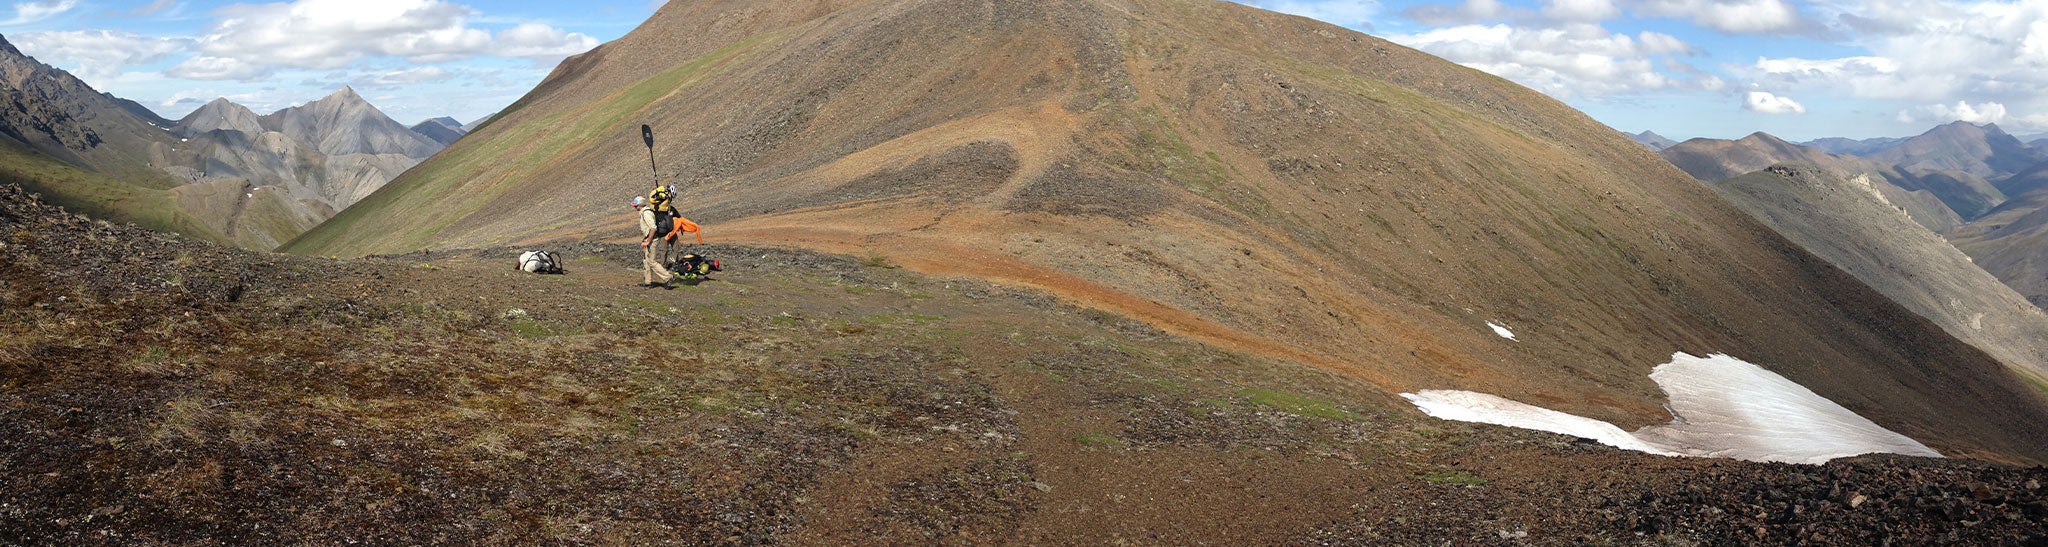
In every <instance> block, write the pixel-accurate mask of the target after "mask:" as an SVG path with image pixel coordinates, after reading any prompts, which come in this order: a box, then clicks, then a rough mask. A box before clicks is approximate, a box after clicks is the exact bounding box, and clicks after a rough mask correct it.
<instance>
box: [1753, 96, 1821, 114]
mask: <svg viewBox="0 0 2048 547" xmlns="http://www.w3.org/2000/svg"><path fill="white" fill-rule="evenodd" d="M1742 108H1744V109H1748V110H1749V111H1750V112H1756V113H1760V114H1805V113H1806V107H1805V106H1803V105H1800V104H1799V102H1798V101H1794V100H1792V98H1791V97H1779V96H1777V95H1772V94H1770V93H1766V92H1762V91H1751V92H1749V93H1748V94H1745V95H1744V96H1743V99H1742Z"/></svg>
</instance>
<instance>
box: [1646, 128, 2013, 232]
mask: <svg viewBox="0 0 2048 547" xmlns="http://www.w3.org/2000/svg"><path fill="white" fill-rule="evenodd" d="M1659 155H1662V156H1664V159H1665V160H1668V161H1670V162H1671V164H1672V165H1676V166H1678V168H1679V169H1681V170H1684V171H1685V172H1686V173H1687V174H1690V175H1692V176H1693V178H1697V179H1699V180H1702V181H1706V182H1719V181H1722V180H1726V179H1730V178H1734V177H1738V176H1742V175H1745V174H1748V173H1751V172H1755V171H1757V170H1761V169H1763V168H1766V167H1770V166H1772V165H1776V164H1780V163H1804V164H1809V165H1815V166H1819V167H1822V168H1826V169H1829V170H1831V171H1833V172H1834V173H1835V174H1836V175H1837V176H1841V177H1844V178H1846V177H1852V176H1855V175H1859V174H1868V175H1871V176H1872V177H1874V178H1873V185H1874V187H1875V188H1876V189H1877V191H1878V192H1879V193H1880V194H1882V195H1883V196H1884V197H1885V199H1886V200H1888V201H1890V202H1891V203H1892V204H1893V205H1894V206H1897V207H1900V208H1901V209H1903V210H1905V212H1906V214H1907V215H1908V216H1910V217H1912V218H1913V220H1914V221H1915V222H1918V223H1920V225H1922V226H1925V227H1927V229H1929V230H1932V231H1935V232H1937V233H1939V232H1946V231H1948V230H1951V229H1954V228H1955V227H1956V226H1960V225H1962V223H1963V221H1964V219H1963V216H1962V215H1961V214H1959V213H1958V212H1957V211H1956V210H1955V209H1956V207H1962V208H1964V209H1966V210H1983V209H1989V208H1990V207H1991V204H1987V203H1985V202H1986V201H1987V200H1989V199H1990V198H1989V197H1988V196H1985V195H1984V191H1985V190H1986V189H1988V185H1987V186H1985V187H1981V188H1980V187H1976V186H1972V185H1971V184H1969V183H1968V182H1961V183H1958V182H1957V181H1956V180H1955V177H1954V176H1951V174H1943V173H1930V174H1925V175H1914V174H1910V173H1906V172H1903V171H1900V170H1898V169H1896V168H1893V167H1891V166H1887V165H1883V164H1879V163H1877V162H1874V161H1870V160H1867V159H1864V158H1858V157H1855V156H1846V155H1835V154H1828V153H1825V152H1822V151H1820V150H1817V149H1814V148H1810V147H1806V146H1800V145H1797V144H1792V143H1790V142H1786V141H1785V140H1784V139H1779V138H1777V137H1773V136H1771V135H1770V134H1768V133H1754V134H1751V135H1749V136H1747V137H1743V138H1741V139H1737V140H1732V141H1727V140H1718V139H1706V138H1700V139H1692V140H1689V141H1685V142H1683V143H1679V144H1678V145H1677V146H1672V147H1670V148H1666V149H1664V150H1663V151H1661V152H1659ZM1962 176H1964V177H1966V178H1967V175H1962Z"/></svg>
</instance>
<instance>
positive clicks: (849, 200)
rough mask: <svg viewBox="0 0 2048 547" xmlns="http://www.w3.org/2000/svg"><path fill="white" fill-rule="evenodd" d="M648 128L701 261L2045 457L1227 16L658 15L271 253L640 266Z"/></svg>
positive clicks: (1347, 62) (1943, 374)
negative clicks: (836, 272)
mask: <svg viewBox="0 0 2048 547" xmlns="http://www.w3.org/2000/svg"><path fill="white" fill-rule="evenodd" d="M643 123H645V124H651V125H653V126H654V127H655V128H656V131H657V139H658V141H659V142H658V143H657V144H658V147H657V150H656V152H657V161H658V162H659V164H660V167H661V172H662V173H663V174H664V175H666V176H673V177H675V178H674V181H675V182H676V183H677V184H678V185H679V187H680V188H681V189H682V196H681V199H682V201H683V202H684V204H685V210H686V211H688V213H689V214H690V215H691V216H692V218H693V219H694V220H697V221H699V222H700V223H703V224H705V225H706V226H707V232H708V234H709V235H710V237H711V239H714V240H718V241H726V242H746V243H751V244H775V245H788V246H798V247H804V248H810V249H817V250H825V251H831V252H840V253H846V254H855V255H868V254H873V255H874V256H877V257H882V258H886V259H887V260H888V261H890V262H891V263H895V264H901V265H904V266H906V267H908V268H911V269H914V270H918V271H922V272H928V273H935V274H946V275H961V276H969V277H975V278H980V279H986V280H990V281H993V282H997V283H1002V284H1009V285H1016V286H1025V287H1032V288H1036V289H1042V290H1045V291H1048V292H1050V293H1053V294H1056V295H1059V296H1060V297H1061V298H1064V299H1067V300H1068V301H1071V302H1075V303H1079V304H1082V305H1085V306H1088V307H1092V308H1096V309H1102V310H1106V311H1110V312H1114V313H1117V314H1121V315H1125V316H1128V317H1132V318H1134V319H1138V320H1141V321H1144V322H1146V323H1148V324H1151V325H1155V326H1157V327H1159V328H1162V329H1164V330H1166V331H1168V332H1172V333H1176V334H1180V335H1186V336H1191V337H1194V338H1196V339H1199V340H1203V341H1205V342H1208V343H1213V344H1216V345H1219V346H1222V347H1226V348H1230V349H1232V350H1236V351H1243V352H1247V353H1250V354H1254V355H1261V356H1270V357H1276V358H1283V359H1290V360H1296V361H1299V362H1304V363H1310V364H1313V365H1316V366H1319V367H1323V368H1325V369H1327V370H1331V371H1335V372H1338V373H1340V374H1343V375H1345V376H1347V377H1351V378H1359V379H1363V380H1365V381H1369V382H1371V383H1372V384H1373V385H1376V386H1378V387H1379V388H1381V389H1382V390H1384V391H1385V393H1386V394H1385V395H1383V396H1385V397H1387V398H1388V399H1391V395H1390V394H1391V393H1393V392H1400V391H1408V390H1414V389H1423V388H1448V389H1471V390H1479V391H1486V392H1489V393H1495V394H1499V395H1502V396H1506V397H1509V398H1513V399H1517V400H1522V401H1527V402H1530V403H1532V404H1540V405H1542V406H1545V407H1549V408H1555V409H1559V410H1563V411H1569V412H1573V413H1575V414H1579V415H1582V416H1588V417H1593V418H1597V419H1604V420H1607V421H1610V422H1615V423H1617V424H1619V425H1621V426H1623V427H1630V428H1632V427H1636V426H1641V425H1647V424H1651V423H1662V422H1664V421H1665V420H1667V419H1668V417H1667V416H1666V415H1665V414H1664V412H1663V411H1662V409H1661V408H1660V407H1659V406H1658V405H1659V404H1660V402H1661V401H1662V394H1661V392H1660V391H1659V390H1658V389H1657V388H1656V386H1655V384H1654V383H1652V382H1650V381H1649V380H1648V378H1647V377H1646V375H1647V373H1648V372H1649V369H1650V368H1651V367H1652V366H1654V365H1655V364H1657V363H1661V362H1663V361H1664V360H1665V359H1666V358H1667V357H1669V356H1670V355H1671V354H1672V353H1674V352H1677V351H1687V352H1691V353H1694V354H1704V353H1709V352H1719V353H1727V354H1731V355H1736V356H1738V357H1741V358H1743V359H1745V360H1747V361H1750V362H1755V363H1759V364H1761V365H1763V366H1765V367H1768V368H1771V369H1772V370H1773V371H1776V372H1778V373H1780V374H1782V375H1784V376H1786V377H1787V378H1790V379H1792V380H1793V381H1796V382H1799V383H1800V384H1802V385H1805V386H1808V387H1810V388H1811V389H1813V390H1814V391H1816V392H1818V393H1820V394H1821V395H1823V396H1825V397H1827V398H1829V399H1830V400H1833V401H1836V402H1838V403H1840V404H1842V405H1844V406H1846V407H1848V408H1849V409H1851V410H1853V411H1856V412H1857V413H1859V414H1861V415H1863V416H1865V417H1868V418H1870V419H1872V420H1873V421H1876V422H1877V423H1879V424H1880V425H1883V426H1885V427H1887V428H1889V429H1892V430H1894V431H1898V432H1900V433H1902V434H1905V435H1908V436H1911V437H1913V438H1915V439H1917V440H1920V441H1922V442H1925V443H1926V444H1928V445H1930V446H1933V447H1935V448H1936V449H1939V450H1942V451H1943V452H1944V453H1947V454H1951V455H1958V456H1980V457H1987V458H1999V459H2006V460H2011V461H2038V460H2042V459H2048V410H2044V408H2043V405H2042V403H2041V402H2040V400H2039V399H2038V398H2037V397H2036V396H2035V395H2034V392H2033V390H2032V388H2031V387H2029V386H2027V385H2026V384H2025V383H2024V382H2023V381H2021V380H2019V379H2018V378H2017V377H2015V376H2013V375H2012V374H2011V373H2010V372H2009V371H2007V370H2006V369H2005V368H2004V367H2003V366H2002V365H2000V364H1999V363H1998V362H1997V361H1995V360H1994V359H1992V358H1990V357H1989V356H1987V355H1985V354H1984V353H1983V352H1981V351H1979V350H1977V349H1975V348H1972V347H1970V346H1968V345H1966V344H1963V343H1961V342H1959V341H1957V340H1955V339H1954V338H1953V337H1950V336H1949V335H1947V334H1946V333H1944V332H1942V331H1941V330H1940V329H1939V328H1938V327H1937V326H1935V325H1934V324H1933V323H1931V322H1929V321H1927V320H1926V319H1924V318H1921V317H1919V316H1917V315H1915V314H1913V313H1912V312H1911V311H1909V310H1907V309H1905V308H1903V307H1900V306H1899V305H1897V304H1895V303H1892V302H1890V301H1889V300H1888V299H1886V298H1885V297H1884V296H1882V295H1881V294H1878V293H1877V292H1875V291H1872V290H1871V289H1869V288H1868V287H1866V286H1864V285H1863V284H1862V283H1860V282H1858V281H1857V280H1855V279H1854V278H1853V277H1851V276H1849V275H1847V274H1845V273H1843V272H1841V271H1840V270H1838V269H1836V268H1835V267H1833V266H1831V265H1829V264H1828V263H1826V262H1825V261H1823V260H1820V259H1818V258H1816V257H1814V256H1812V255H1811V254H1808V253H1807V252H1805V251H1803V250H1801V249H1799V247H1798V246H1797V245H1795V244H1793V243H1791V242H1789V241H1786V240H1785V239H1784V238H1783V237H1781V236H1779V235H1777V234H1775V233H1773V232H1772V231H1771V230H1770V229H1769V228H1767V227H1764V226H1763V225H1761V224H1758V223H1757V222H1756V221H1755V220H1753V219H1751V218H1750V217H1749V216H1748V215H1747V214H1745V213H1743V212H1742V211H1740V210H1739V209H1736V208H1734V207H1732V206H1730V205H1729V204H1727V203H1726V202H1725V201H1723V200H1721V199H1719V198H1718V197H1716V196H1715V195H1714V194H1713V193H1712V192H1711V191H1710V190H1708V189H1707V188H1705V187H1704V186H1703V185H1701V184H1698V183H1696V182H1694V181H1692V180H1691V179H1689V178H1688V177H1686V176H1685V175H1684V174H1683V173H1681V172H1679V171H1677V170H1675V169H1673V168H1671V167H1670V165H1669V164H1668V163H1666V162H1664V161H1661V160H1659V159H1658V158H1657V157H1656V156H1655V155H1653V154H1652V153H1651V152H1650V151H1648V150H1645V149H1644V148H1643V147H1642V146H1641V145H1638V144H1636V143H1634V142H1631V141H1629V140H1628V139H1625V138H1623V137H1622V136H1621V135H1620V134H1618V133H1616V132H1615V131H1614V130H1612V129H1610V128H1608V127H1606V126H1604V125H1601V124H1599V123H1597V122H1595V121H1593V120H1592V119H1590V118H1588V117H1586V116H1584V115H1583V114H1580V113H1578V112H1575V111H1573V110H1571V109H1570V108H1569V107H1566V106H1565V105H1563V104H1562V103H1559V102H1557V101H1555V100H1552V99H1549V98H1547V97H1544V96H1542V95H1541V94H1538V93H1536V92H1534V91H1530V90H1528V89H1525V88H1522V87H1519V86H1516V85H1514V84H1512V83H1510V82H1507V81H1505V80H1502V79H1499V78H1496V77H1493V76H1489V75H1486V74H1483V73H1480V72H1478V71H1474V70H1470V69H1466V68H1463V67H1459V66H1456V65H1454V64H1451V63H1448V62H1445V61H1442V60H1441V59H1437V58H1434V57H1430V56H1428V55H1425V54H1422V53H1420V52H1416V51H1413V50H1409V49H1407V48H1403V47H1401V46H1398V45H1395V44H1392V43H1388V42H1386V41H1383V40H1379V39H1377V38H1373V37H1371V36H1366V35H1363V34H1358V33H1356V32H1353V31H1349V30H1346V29H1343V28H1340V27H1336V26H1332V25H1326V24H1322V23H1318V22H1315V21H1311V20H1308V19H1304V18H1299V17H1292V16H1286V15H1281V14H1276V13H1272V12H1266V11H1261V10H1257V9H1253V8H1248V7H1244V6H1241V5H1237V4H1232V3H1227V2H1208V1H1199V2H1182V1H1153V0H1057V1H1049V2H1031V3H1015V2H1003V3H987V2H970V1H964V0H891V1H876V2H851V1H824V0H812V1H796V2H776V3H760V2H740V1H712V0H705V1H677V2H670V3H668V4H667V5H665V6H664V7H663V8H662V9H661V10H660V11H659V12H657V13H656V14H655V16H653V17H652V18H650V19H649V20H648V21H647V22H646V23H644V24H643V25H642V26H641V27H639V28H637V29H635V30H634V31H633V32H632V33H629V34H628V35H627V36H625V37H623V38H621V39H619V40H616V41H614V42H611V43H608V44H605V45H603V46H601V47H599V48H597V49H595V50H593V51H591V52H589V53H586V54H583V55H579V56H576V57H573V58H570V59H568V60H566V61H564V62H563V64H562V65H561V66H559V67H557V69H556V70H555V71H554V73H553V74H551V75H550V76H549V77H548V78H547V79H546V80H545V81H544V82H543V83H542V84H541V85H540V86H539V87H537V88H536V89H535V90H533V91H532V92H531V93H529V94H528V95H527V96H526V97H524V98H522V99H521V100H520V101H519V102H517V103H515V104H514V105H513V106H511V107H509V108H508V109H507V110H506V111H505V112H504V113H502V114H500V115H498V116H496V117H494V118H493V119H492V120H491V121H490V122H489V123H487V124H485V125H483V126H482V127H479V128H478V129H477V130H476V131H475V132H474V133H473V134H471V135H470V136H467V137H465V138H464V139H462V140H461V141H458V142H457V143H456V144H455V145H454V146H451V147H450V148H449V149H448V150H446V151H444V152H443V153H441V154H439V155H437V156H436V157H435V158H433V159H431V160H429V161H427V162H424V163H422V164H421V165H420V166H418V167H416V168H414V169H413V170H411V171H408V173H407V174H406V175H404V176H402V177H401V178H399V179H398V180H396V181H394V182H393V183H392V184H390V185H387V186H385V187H384V188H383V189H380V190H379V191H377V192H376V193H375V194H372V195H371V196H369V197H368V198H365V199H364V200H363V201H361V202H359V203H358V204H357V205H355V206H354V207H351V208H350V209H348V210H347V211H344V212H342V213H341V214H339V215H337V216H336V217H335V218H333V219H330V220H329V221H328V222H326V223H324V224H323V225H321V226H320V227H319V228H316V229H315V230H313V231H311V232H308V233H307V234H305V235H304V236H301V237H300V238H298V239H297V240H295V241H293V242H292V243H290V244H288V245H287V246H286V247H285V249H287V250H289V251H291V252H299V253H307V254H319V255H346V256H355V255H364V254H374V253H401V252H414V251H418V250H421V249H425V248H460V247H473V246H484V245H505V244H515V245H517V244H528V243H536V242H545V241H560V240H564V239H571V240H575V239H581V240H594V241H625V240H629V239H630V237H631V236H630V233H631V231H632V227H631V226H632V225H631V222H632V220H631V217H630V215H629V214H628V213H627V210H626V209H625V208H624V206H623V203H624V200H625V199H626V198H627V197H628V196H632V195H636V194H644V193H645V191H646V186H647V185H648V180H649V176H650V174H649V173H648V172H647V166H646V156H645V154H646V153H647V151H646V149H645V148H644V147H643V146H642V144H641V142H640V134H639V126H640V125H641V124H643ZM1487 322H1494V323H1497V324H1503V325H1505V326H1507V327H1509V328H1511V329H1513V330H1514V331H1515V332H1516V333H1518V334H1519V335H1520V337H1519V339H1518V340H1508V339H1505V338H1502V337H1500V336H1496V335H1495V334H1494V333H1493V331H1492V330H1491V329H1490V328H1488V327H1487V325H1486V323H1487ZM1987 405H1988V406H1987Z"/></svg>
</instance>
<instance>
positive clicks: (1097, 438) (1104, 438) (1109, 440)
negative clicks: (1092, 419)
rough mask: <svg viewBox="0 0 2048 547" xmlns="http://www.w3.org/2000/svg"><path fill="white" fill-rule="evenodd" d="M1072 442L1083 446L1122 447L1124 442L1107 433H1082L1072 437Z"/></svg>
mask: <svg viewBox="0 0 2048 547" xmlns="http://www.w3.org/2000/svg"><path fill="white" fill-rule="evenodd" d="M1074 442H1075V443H1079V444H1081V445H1083V446H1123V445H1124V440H1123V439H1119V438H1116V436H1115V435H1110V434H1107V433H1082V434H1080V435H1075V436H1074Z"/></svg>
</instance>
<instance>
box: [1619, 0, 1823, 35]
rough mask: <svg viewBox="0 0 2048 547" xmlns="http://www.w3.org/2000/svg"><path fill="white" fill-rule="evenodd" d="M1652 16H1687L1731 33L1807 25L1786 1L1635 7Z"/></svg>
mask: <svg viewBox="0 0 2048 547" xmlns="http://www.w3.org/2000/svg"><path fill="white" fill-rule="evenodd" d="M1632 11H1633V12H1634V13H1635V14H1636V15H1643V16H1650V17H1685V18H1691V19H1692V22H1693V24H1696V25H1699V26H1702V27H1706V28H1710V29H1714V30H1717V31H1721V32H1725V33H1729V34H1790V33H1796V32H1799V31H1801V30H1803V29H1802V27H1803V26H1804V25H1802V21H1803V19H1801V18H1800V16H1799V10H1798V9H1796V8H1793V7H1792V4H1791V3H1790V2H1786V1H1785V0H1645V1H1643V2H1640V3H1639V4H1637V6H1636V7H1635V8H1634V9H1633V10H1632Z"/></svg>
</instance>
